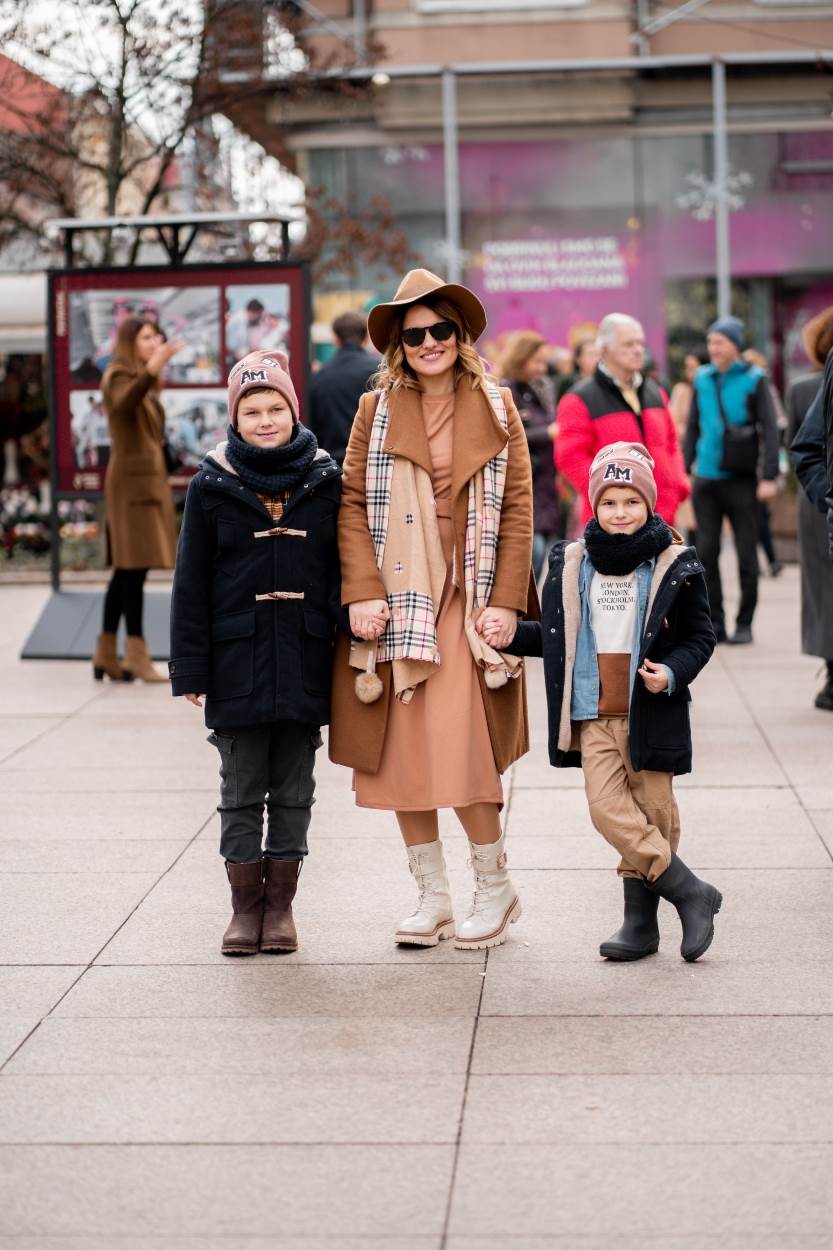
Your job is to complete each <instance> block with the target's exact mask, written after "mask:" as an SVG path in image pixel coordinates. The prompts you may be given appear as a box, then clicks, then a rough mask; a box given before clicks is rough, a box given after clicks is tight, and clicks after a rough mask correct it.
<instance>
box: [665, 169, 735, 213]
mask: <svg viewBox="0 0 833 1250" xmlns="http://www.w3.org/2000/svg"><path fill="white" fill-rule="evenodd" d="M685 180H686V184H687V185H688V187H689V190H688V191H686V192H685V194H684V195H678V196H677V198H676V204H677V207H678V208H682V209H684V210H687V211H688V212H690V213H691V215H692V217H693V218H694V219H695V221H711V219H712V218H713V217H714V214H715V211H716V209H717V201H718V199H719V198H720V191H719V189H718V186H717V183H716V182H715V181H714V180H713V179H712V178H707V177H706V175H705V174H701V173H700V172H699V171H696V172H694V173H690V174H686V179H685ZM726 182H727V188H726V191H727V193H726V201H727V203H728V205H729V212H730V213H734V212H737V210H738V209H739V208H743V206H744V204H745V203H746V197H745V195H744V194H743V192H744V191H746V190H747V189H748V188H749V187H751V186H752V183H753V178H752V175H751V174H747V173H745V172H741V173H730V174H729V177H728V178H727V180H726Z"/></svg>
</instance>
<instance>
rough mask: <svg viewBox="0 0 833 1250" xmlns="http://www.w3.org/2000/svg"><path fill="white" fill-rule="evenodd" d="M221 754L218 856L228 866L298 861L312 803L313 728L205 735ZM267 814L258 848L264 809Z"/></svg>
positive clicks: (316, 743) (281, 725)
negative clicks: (262, 859) (264, 844)
mask: <svg viewBox="0 0 833 1250" xmlns="http://www.w3.org/2000/svg"><path fill="white" fill-rule="evenodd" d="M208 741H209V742H212V743H213V744H214V746H215V747H216V748H217V750H218V751H219V752H220V805H219V807H218V808H217V811H218V812H219V813H220V854H221V855H222V857H223V859H227V860H228V861H229V862H230V863H232V864H252V863H254V862H255V861H256V860H258V859H260V857H261V855H266V857H267V859H303V858H304V856H305V855H306V853H307V830H308V829H309V823H310V816H311V808H312V805H313V803H314V802H315V799H314V794H315V775H314V774H315V752H316V751H317V750H318V748H319V747H320V746H321V731H320V730H319V728H318V726H317V725H307V724H305V723H304V722H302V721H296V720H281V721H274V722H272V723H271V724H267V725H251V726H249V727H244V728H241V729H234V730H215V732H213V733H211V734H209V736H208ZM264 807H265V808H266V812H267V815H268V822H267V829H266V847H265V850H264V849H262V846H263V810H264Z"/></svg>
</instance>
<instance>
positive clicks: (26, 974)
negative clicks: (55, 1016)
mask: <svg viewBox="0 0 833 1250" xmlns="http://www.w3.org/2000/svg"><path fill="white" fill-rule="evenodd" d="M83 971H84V968H83V965H72V964H67V965H63V966H56V967H52V968H38V967H27V966H25V965H17V966H2V965H0V1019H2V1020H6V1019H10V1018H12V1019H13V1018H15V1017H24V1018H25V1019H27V1020H29V1019H31V1018H32V1017H35V1016H36V1017H40V1016H45V1015H46V1014H47V1012H49V1011H51V1010H52V1008H53V1007H54V1006H55V1004H56V1003H57V1001H58V999H59V998H60V997H61V995H62V994H65V993H66V991H67V990H68V989H69V987H70V986H71V985H72V983H73V981H75V980H76V979H77V977H78V976H79V975H80V973H82V972H83Z"/></svg>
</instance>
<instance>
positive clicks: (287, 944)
mask: <svg viewBox="0 0 833 1250" xmlns="http://www.w3.org/2000/svg"><path fill="white" fill-rule="evenodd" d="M263 862H264V864H265V865H266V896H265V905H264V910H263V932H262V933H261V935H260V949H261V950H262V951H265V952H266V954H270V955H276V954H280V953H281V952H284V951H296V950H297V949H298V934H297V931H296V929H295V921H294V920H293V919H292V900H293V899H294V897H295V891H296V890H297V888H298V877H299V876H300V873H301V865H302V864H303V862H304V861H303V860H301V859H265V860H264V861H263Z"/></svg>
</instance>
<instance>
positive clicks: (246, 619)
mask: <svg viewBox="0 0 833 1250" xmlns="http://www.w3.org/2000/svg"><path fill="white" fill-rule="evenodd" d="M254 670H255V614H254V610H253V609H249V610H247V611H245V612H232V613H230V614H229V615H228V616H219V617H217V618H216V619H215V620H213V621H212V622H211V689H210V690H209V692H208V697H209V698H210V699H241V698H244V697H245V696H246V695H249V694H251V693H252V690H253V689H254Z"/></svg>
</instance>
